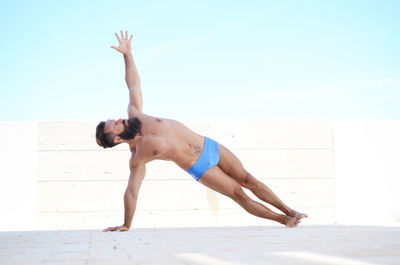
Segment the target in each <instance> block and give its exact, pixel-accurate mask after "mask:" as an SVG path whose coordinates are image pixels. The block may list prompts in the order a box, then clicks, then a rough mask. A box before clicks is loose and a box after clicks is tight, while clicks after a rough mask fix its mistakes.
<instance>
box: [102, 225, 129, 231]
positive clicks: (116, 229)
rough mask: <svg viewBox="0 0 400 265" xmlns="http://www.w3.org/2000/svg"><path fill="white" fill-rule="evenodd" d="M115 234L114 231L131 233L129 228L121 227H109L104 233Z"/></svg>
mask: <svg viewBox="0 0 400 265" xmlns="http://www.w3.org/2000/svg"><path fill="white" fill-rule="evenodd" d="M109 231H111V232H114V231H118V232H125V231H129V228H128V227H126V226H124V225H121V226H113V227H108V228H106V229H104V230H103V232H109Z"/></svg>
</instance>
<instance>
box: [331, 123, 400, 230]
mask: <svg viewBox="0 0 400 265" xmlns="http://www.w3.org/2000/svg"><path fill="white" fill-rule="evenodd" d="M333 136H334V165H335V178H336V183H337V186H336V191H337V211H338V212H337V216H338V221H339V222H340V223H345V224H391V223H392V222H395V221H397V222H399V221H400V204H399V203H400V192H399V187H400V121H351V120H349V121H338V120H337V121H333ZM397 224H399V223H397Z"/></svg>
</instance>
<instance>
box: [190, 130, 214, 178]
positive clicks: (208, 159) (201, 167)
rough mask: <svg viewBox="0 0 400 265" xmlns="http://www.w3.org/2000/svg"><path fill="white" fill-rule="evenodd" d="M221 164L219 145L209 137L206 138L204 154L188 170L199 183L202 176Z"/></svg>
mask: <svg viewBox="0 0 400 265" xmlns="http://www.w3.org/2000/svg"><path fill="white" fill-rule="evenodd" d="M218 162H219V149H218V143H217V142H216V141H214V140H212V139H210V138H208V137H204V146H203V152H201V155H200V157H199V159H197V161H196V163H194V165H193V166H192V167H191V168H189V169H188V170H186V172H188V173H189V174H190V175H192V177H193V178H194V179H195V180H197V181H199V179H200V178H201V176H202V175H203V174H204V173H205V172H206V171H207V170H209V169H210V168H212V167H213V166H216V165H217V164H218Z"/></svg>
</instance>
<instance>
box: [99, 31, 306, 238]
mask: <svg viewBox="0 0 400 265" xmlns="http://www.w3.org/2000/svg"><path fill="white" fill-rule="evenodd" d="M120 33H121V36H119V35H118V34H117V33H115V36H116V37H117V40H118V43H119V46H118V47H116V46H111V48H113V49H115V50H117V51H118V52H120V53H122V54H123V56H124V60H125V81H126V84H127V86H128V89H129V105H128V117H129V119H127V120H125V119H119V120H107V121H106V122H100V123H99V124H98V126H97V128H96V141H97V143H98V144H99V145H100V146H102V147H104V148H107V147H113V146H115V145H117V144H120V143H127V144H128V145H129V148H130V151H131V153H132V156H131V159H130V161H129V166H130V177H129V181H128V186H127V188H126V191H125V195H124V206H125V222H124V224H123V225H121V226H116V227H109V228H107V229H105V230H104V231H128V230H129V228H130V227H131V224H132V218H133V215H134V213H135V209H136V202H137V198H138V194H139V189H140V185H141V183H142V181H143V178H144V176H145V174H146V163H148V162H150V161H152V160H156V159H162V160H168V161H173V162H175V164H177V165H178V166H179V167H181V168H182V169H184V170H186V171H187V172H188V173H189V174H191V175H192V176H193V177H194V178H195V179H196V180H197V181H198V182H200V183H202V184H204V185H206V186H207V187H209V188H211V189H213V190H215V191H218V192H220V193H222V194H224V195H226V196H228V197H230V198H232V199H233V200H234V201H235V202H237V203H238V204H239V205H241V206H242V207H243V208H244V209H245V210H246V211H248V212H249V213H251V214H253V215H256V216H259V217H262V218H266V219H271V220H274V221H277V222H279V223H281V224H283V225H286V226H287V227H295V226H297V225H298V224H299V223H300V221H301V219H302V218H304V217H307V215H306V214H302V213H299V212H297V211H295V210H293V209H291V208H289V207H288V206H286V205H285V204H284V203H283V202H282V201H281V200H280V199H279V198H278V197H277V196H276V195H275V194H274V193H273V192H272V191H271V190H270V189H269V188H268V187H267V186H266V185H264V184H263V183H262V182H260V181H258V180H257V179H255V178H254V177H253V176H252V175H251V174H250V173H249V172H247V171H246V170H245V169H244V168H243V165H242V163H241V162H240V161H239V159H238V158H237V157H236V156H235V155H234V154H233V153H232V152H231V151H229V150H228V149H227V148H226V147H225V146H223V145H221V144H219V143H217V142H216V141H214V140H212V139H210V138H208V137H204V136H202V135H199V134H197V133H195V132H193V131H192V130H190V129H189V128H187V127H186V126H184V125H183V124H182V123H180V122H178V121H175V120H170V119H162V118H155V117H152V116H149V115H146V114H144V113H143V112H142V106H143V100H142V91H141V87H140V78H139V74H138V71H137V69H136V66H135V63H134V61H133V58H132V54H131V40H132V35H130V38H129V39H128V32H127V31H125V35H124V34H123V32H122V31H121V32H120ZM243 188H247V189H249V190H250V191H251V192H253V193H254V194H255V195H256V196H257V197H258V198H259V199H261V200H263V201H265V202H267V203H269V204H271V205H273V206H275V207H276V208H277V209H279V210H281V211H282V212H283V213H284V214H278V213H275V212H273V211H271V210H270V209H268V208H267V207H265V206H264V205H263V204H261V203H259V202H256V201H254V200H252V199H251V198H250V197H249V196H247V194H246V193H245V192H244V191H243Z"/></svg>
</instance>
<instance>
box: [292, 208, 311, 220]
mask: <svg viewBox="0 0 400 265" xmlns="http://www.w3.org/2000/svg"><path fill="white" fill-rule="evenodd" d="M288 216H291V217H296V218H297V219H302V218H307V217H308V215H307V214H306V213H299V212H298V211H296V210H293V209H291V210H290V213H289V214H288Z"/></svg>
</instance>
